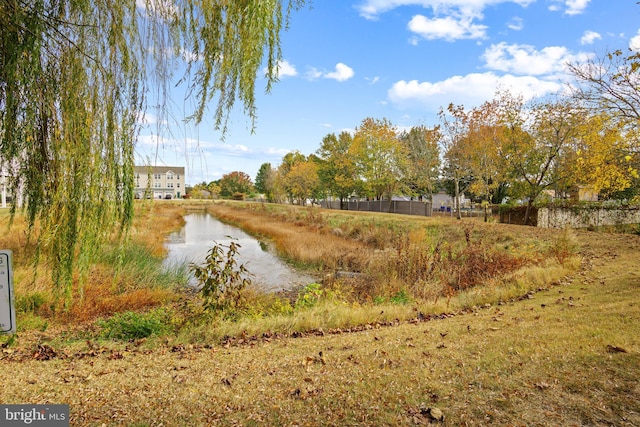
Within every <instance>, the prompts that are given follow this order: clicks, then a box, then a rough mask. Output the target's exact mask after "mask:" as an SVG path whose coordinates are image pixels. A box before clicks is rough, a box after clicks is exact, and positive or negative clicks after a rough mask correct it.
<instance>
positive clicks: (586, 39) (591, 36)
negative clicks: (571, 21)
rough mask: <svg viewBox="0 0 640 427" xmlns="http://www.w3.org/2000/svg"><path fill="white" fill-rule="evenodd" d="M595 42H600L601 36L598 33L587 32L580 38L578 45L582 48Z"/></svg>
mask: <svg viewBox="0 0 640 427" xmlns="http://www.w3.org/2000/svg"><path fill="white" fill-rule="evenodd" d="M596 40H602V36H601V35H600V33H596V32H595V31H589V30H587V31H585V32H584V34H583V35H582V37H581V38H580V44H581V45H583V46H584V45H586V44H593V42H595V41H596Z"/></svg>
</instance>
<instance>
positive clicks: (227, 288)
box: [189, 240, 251, 312]
mask: <svg viewBox="0 0 640 427" xmlns="http://www.w3.org/2000/svg"><path fill="white" fill-rule="evenodd" d="M225 248H226V249H227V250H226V252H225ZM239 248H240V245H239V244H238V243H236V242H235V241H233V240H232V241H231V243H229V246H225V245H222V244H218V243H215V244H214V246H213V247H212V248H211V249H210V250H209V253H208V254H207V257H206V259H205V263H204V265H202V266H199V265H196V264H193V263H192V264H190V265H189V267H190V269H191V271H193V275H194V276H195V278H196V280H198V282H199V284H200V288H199V289H200V295H202V298H203V300H204V308H205V310H214V311H225V310H230V311H232V312H235V311H238V310H239V309H242V303H243V297H244V292H243V291H244V290H245V288H246V287H247V286H249V285H251V275H250V274H249V271H248V270H247V269H246V268H245V266H244V264H240V265H238V262H237V260H236V258H237V256H238V249H239Z"/></svg>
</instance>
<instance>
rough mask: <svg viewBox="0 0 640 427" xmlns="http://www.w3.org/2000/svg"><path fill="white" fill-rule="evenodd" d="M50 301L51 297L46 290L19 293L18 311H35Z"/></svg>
mask: <svg viewBox="0 0 640 427" xmlns="http://www.w3.org/2000/svg"><path fill="white" fill-rule="evenodd" d="M48 302H49V297H48V296H47V295H46V294H45V293H44V292H33V293H31V294H27V295H18V296H16V311H17V312H19V313H34V312H37V311H38V309H39V308H40V307H42V306H43V305H45V304H47V303H48Z"/></svg>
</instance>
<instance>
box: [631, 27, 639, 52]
mask: <svg viewBox="0 0 640 427" xmlns="http://www.w3.org/2000/svg"><path fill="white" fill-rule="evenodd" d="M629 49H631V50H634V51H636V52H640V30H638V34H636V35H635V37H632V38H631V40H629Z"/></svg>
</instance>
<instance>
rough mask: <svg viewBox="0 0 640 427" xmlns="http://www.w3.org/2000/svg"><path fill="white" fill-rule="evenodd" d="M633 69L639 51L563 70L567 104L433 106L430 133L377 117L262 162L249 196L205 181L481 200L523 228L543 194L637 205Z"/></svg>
mask: <svg viewBox="0 0 640 427" xmlns="http://www.w3.org/2000/svg"><path fill="white" fill-rule="evenodd" d="M639 67H640V65H639V61H638V54H635V53H631V54H628V55H626V56H625V54H624V53H623V52H622V51H618V52H614V53H611V54H608V55H607V56H606V57H605V58H604V59H603V60H602V61H593V62H590V63H588V64H586V65H585V64H583V65H581V66H577V65H575V66H572V68H571V69H572V71H573V73H574V74H575V75H576V77H577V78H578V79H577V80H578V81H579V83H582V85H580V84H578V85H576V86H574V89H573V92H572V93H571V94H570V96H566V95H565V96H556V97H553V98H549V99H544V100H534V101H529V102H526V101H525V100H524V99H523V98H522V97H519V96H515V95H513V94H512V93H510V92H509V91H504V90H503V91H498V92H497V93H496V94H495V96H494V98H493V99H491V100H489V101H486V102H485V103H483V104H482V105H480V106H478V107H474V108H471V109H467V108H465V107H464V106H463V105H453V104H450V105H449V106H447V107H446V108H441V109H440V111H439V114H438V118H439V123H438V124H436V125H435V126H432V127H427V126H423V125H421V126H415V127H412V128H410V129H409V130H403V131H398V128H397V126H395V125H394V124H393V123H391V122H390V121H389V120H387V119H375V118H366V119H364V120H363V121H362V123H360V125H359V126H358V127H357V128H356V129H355V131H354V132H353V133H349V132H341V133H339V134H335V133H330V134H327V135H326V136H325V137H324V138H323V139H322V141H321V143H320V147H319V148H318V150H317V151H316V152H315V153H313V154H310V155H308V156H305V155H303V154H302V153H300V152H299V151H294V152H290V153H288V154H286V155H285V156H284V157H283V159H282V162H281V164H280V165H278V166H277V167H273V166H272V165H271V164H270V163H265V164H263V165H262V166H261V168H260V170H259V172H258V174H257V176H256V180H255V188H252V187H251V179H250V177H249V176H248V175H247V174H244V173H240V172H233V173H232V174H228V175H225V176H224V177H223V179H222V180H220V181H218V182H217V183H213V184H216V185H219V194H221V195H223V196H224V195H225V192H226V193H227V194H228V193H229V191H230V190H229V189H230V188H233V191H234V192H245V191H247V192H251V191H253V190H254V189H255V191H258V192H259V193H262V194H264V195H265V197H266V198H267V199H268V200H270V201H275V202H282V201H289V202H291V203H298V204H304V203H305V202H306V201H307V200H312V201H313V200H321V199H328V198H333V199H337V200H340V202H341V203H343V202H344V201H346V200H348V199H349V197H351V196H354V195H356V196H357V197H366V198H370V199H375V200H391V198H392V196H394V195H405V196H411V197H415V198H417V199H422V198H426V199H431V197H432V195H433V193H434V192H437V191H439V190H441V189H445V190H447V192H448V193H449V194H451V195H452V196H453V197H454V200H459V196H460V195H461V194H462V193H463V192H464V193H465V194H467V195H470V196H471V197H472V198H473V199H475V200H477V201H478V202H481V203H482V204H483V205H484V206H485V219H486V218H487V210H486V207H487V206H488V205H489V204H495V203H501V202H502V201H503V200H506V199H510V200H518V201H522V202H525V203H526V212H525V221H528V220H529V215H530V212H531V207H532V206H533V204H534V203H535V202H536V201H538V200H540V199H541V198H542V197H543V196H544V195H545V194H546V192H547V190H553V194H554V195H555V198H556V199H560V200H563V199H568V198H569V197H570V194H571V193H572V191H574V190H575V189H576V188H579V187H586V188H588V189H589V191H590V192H593V193H596V194H598V195H599V197H600V198H601V199H608V200H611V199H613V200H624V201H627V202H637V201H638V198H639V196H640V175H639V173H638V171H639V170H640V152H639V148H640V144H639V134H638V126H637V125H638V120H639V119H640V117H639V113H638V112H639V111H640V110H639V109H638V107H640V102H638V101H639V99H640V98H638V86H637V78H638V73H637V72H638V68H639ZM614 71H615V72H614ZM634 96H635V98H634ZM239 177H241V178H242V179H240V181H242V185H243V187H242V188H241V186H239V185H238V181H239V180H238V178H239ZM458 215H460V212H459V209H458Z"/></svg>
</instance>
